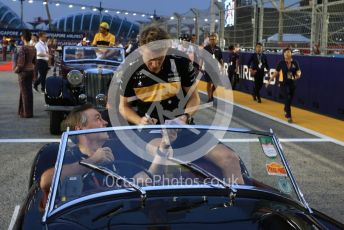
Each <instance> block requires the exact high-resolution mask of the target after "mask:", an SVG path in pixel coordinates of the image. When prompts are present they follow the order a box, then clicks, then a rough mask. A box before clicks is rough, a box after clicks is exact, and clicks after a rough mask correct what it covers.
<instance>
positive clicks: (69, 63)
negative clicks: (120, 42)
mask: <svg viewBox="0 0 344 230" xmlns="http://www.w3.org/2000/svg"><path fill="white" fill-rule="evenodd" d="M124 59H125V51H124V49H123V48H113V47H91V46H64V47H63V48H62V52H61V55H60V58H59V60H60V61H59V62H58V64H57V66H58V67H59V76H57V74H56V71H54V72H55V73H54V75H53V76H51V77H48V78H47V80H46V92H45V102H46V110H47V111H49V114H50V133H51V134H60V133H61V131H60V123H61V121H62V120H63V119H64V117H65V116H66V115H67V114H68V112H69V111H71V110H72V109H73V108H75V107H76V106H79V105H82V104H85V103H91V104H93V105H94V106H95V107H96V108H97V109H99V110H105V105H106V102H107V93H108V88H109V84H110V82H111V80H112V77H113V75H114V72H115V71H116V69H117V68H118V66H119V65H120V64H122V63H123V62H124Z"/></svg>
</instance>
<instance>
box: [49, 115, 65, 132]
mask: <svg viewBox="0 0 344 230" xmlns="http://www.w3.org/2000/svg"><path fill="white" fill-rule="evenodd" d="M63 119H64V112H61V111H51V112H50V133H51V134H53V135H59V134H61V127H60V126H61V122H62V121H63Z"/></svg>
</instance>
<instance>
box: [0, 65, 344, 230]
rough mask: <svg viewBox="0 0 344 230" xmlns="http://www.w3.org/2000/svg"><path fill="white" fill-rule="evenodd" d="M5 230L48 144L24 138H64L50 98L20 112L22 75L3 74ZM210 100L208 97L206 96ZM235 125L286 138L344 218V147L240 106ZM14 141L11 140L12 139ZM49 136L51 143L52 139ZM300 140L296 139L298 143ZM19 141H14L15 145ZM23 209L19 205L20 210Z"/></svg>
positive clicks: (323, 201) (310, 188)
mask: <svg viewBox="0 0 344 230" xmlns="http://www.w3.org/2000/svg"><path fill="white" fill-rule="evenodd" d="M0 95H1V96H0V106H1V110H0V230H2V229H8V226H9V225H10V222H11V219H12V217H13V216H14V214H15V211H16V209H18V205H20V204H21V202H22V200H23V199H24V197H25V195H26V192H27V190H28V176H29V172H30V167H31V163H32V161H33V158H34V156H35V154H36V153H37V151H38V150H39V149H40V147H42V146H43V145H44V144H45V143H42V142H34V141H33V140H31V142H25V143H20V142H21V141H23V139H49V140H50V139H51V140H56V139H59V136H53V135H50V134H49V115H48V113H47V112H46V111H44V98H43V95H41V94H39V93H34V118H31V119H20V118H19V117H18V115H17V108H18V100H19V99H18V97H19V88H18V81H17V76H16V75H14V74H13V73H9V72H0ZM201 97H202V100H203V101H204V100H205V97H204V95H201ZM213 114H214V109H213V108H207V109H202V110H201V111H199V112H198V113H197V115H196V117H195V121H196V123H197V124H207V123H209V117H211V116H213ZM231 127H238V128H249V129H256V130H264V131H269V130H270V128H271V129H272V130H273V131H274V132H275V133H276V134H277V136H278V137H279V138H283V139H288V140H289V141H288V142H282V146H283V149H284V151H285V154H286V156H287V159H288V162H289V165H290V167H291V168H292V170H293V173H294V175H295V177H296V180H297V182H298V183H299V185H300V187H301V190H302V191H303V193H304V195H305V198H306V200H307V201H308V202H309V204H310V205H311V207H313V208H315V209H317V210H319V211H322V212H324V213H325V214H327V215H329V216H331V217H333V218H336V219H338V220H339V221H341V222H344V209H343V201H344V192H343V189H344V167H343V165H344V146H340V145H338V144H334V143H331V142H328V141H326V140H321V139H319V138H318V137H316V136H314V135H311V134H309V133H305V132H303V131H300V130H297V129H295V128H293V127H289V126H287V125H285V124H281V123H279V122H277V121H273V120H271V119H269V118H266V117H264V116H260V115H257V114H255V113H253V112H250V111H247V110H244V109H241V108H239V107H236V106H235V107H234V113H233V117H232V122H231ZM8 139H11V140H8ZM49 140H48V141H49ZM293 140H294V141H293ZM12 141H13V143H12ZM16 207H17V208H16Z"/></svg>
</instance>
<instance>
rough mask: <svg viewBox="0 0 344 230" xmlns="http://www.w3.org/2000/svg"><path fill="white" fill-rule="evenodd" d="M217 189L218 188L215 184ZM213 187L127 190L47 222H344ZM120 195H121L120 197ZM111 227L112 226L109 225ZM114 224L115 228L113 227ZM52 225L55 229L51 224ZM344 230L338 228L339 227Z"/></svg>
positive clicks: (248, 225)
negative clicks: (146, 193)
mask: <svg viewBox="0 0 344 230" xmlns="http://www.w3.org/2000/svg"><path fill="white" fill-rule="evenodd" d="M215 190H216V189H215ZM221 193H222V192H220V191H219V193H218V192H215V193H214V190H208V192H207V190H202V191H200V190H198V191H194V192H191V190H190V191H189V192H188V193H178V192H177V193H176V191H172V193H171V194H170V195H166V192H164V191H162V190H161V191H159V194H160V195H159V194H155V195H154V197H149V198H147V200H146V201H145V202H142V200H141V199H140V198H137V196H136V198H135V195H134V194H130V195H129V194H128V195H127V196H125V198H124V197H122V198H121V199H114V197H107V198H106V197H102V198H101V199H96V200H93V201H92V202H90V201H88V202H85V203H80V204H78V205H76V206H74V207H70V208H67V209H66V210H64V211H63V212H62V213H60V215H58V216H55V218H52V219H50V221H48V226H49V227H52V228H51V229H65V228H66V229H67V228H70V227H76V226H77V227H78V228H74V229H89V228H90V227H91V229H114V228H116V229H147V228H149V227H152V228H154V227H157V226H159V227H162V229H165V228H166V229H174V228H175V229H190V228H191V229H193V228H197V229H209V228H216V229H309V226H316V227H317V228H318V229H325V228H324V226H326V227H329V228H330V229H337V227H339V226H341V224H340V223H338V222H336V221H334V220H332V219H331V218H329V217H327V216H325V215H323V214H321V215H319V213H316V214H310V213H308V212H307V211H306V209H304V208H302V207H301V206H299V205H298V204H297V203H294V202H290V201H288V200H286V199H283V198H282V199H280V198H279V197H275V196H274V195H273V194H271V196H270V197H271V198H272V199H268V198H267V197H266V196H261V195H262V194H261V193H260V192H257V191H253V190H252V191H246V192H245V193H242V192H240V193H239V194H241V195H239V197H237V198H236V199H235V202H234V203H230V202H229V198H228V196H224V194H222V195H220V194H221ZM117 198H118V197H117ZM105 226H107V227H108V228H106V227H105ZM110 226H111V227H110ZM49 229H50V228H49ZM338 229H339V228H338Z"/></svg>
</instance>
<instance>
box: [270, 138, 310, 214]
mask: <svg viewBox="0 0 344 230" xmlns="http://www.w3.org/2000/svg"><path fill="white" fill-rule="evenodd" d="M272 139H273V142H274V144H275V146H276V147H277V151H278V153H279V154H280V157H281V160H282V162H283V164H284V167H285V168H286V170H287V174H288V176H289V177H290V180H291V183H292V185H293V187H294V190H295V192H296V194H297V196H298V198H299V201H300V202H301V203H302V204H303V206H304V207H305V208H307V210H308V211H309V213H313V211H312V209H311V208H310V207H309V205H308V203H307V201H306V200H305V198H304V196H303V193H302V192H301V189H300V187H299V185H298V184H297V182H296V179H295V177H294V175H293V173H292V171H291V169H290V167H289V164H288V161H287V159H286V157H285V155H284V152H283V150H282V149H281V146H280V142H279V140H278V138H277V137H276V135H275V134H273V135H272Z"/></svg>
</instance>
